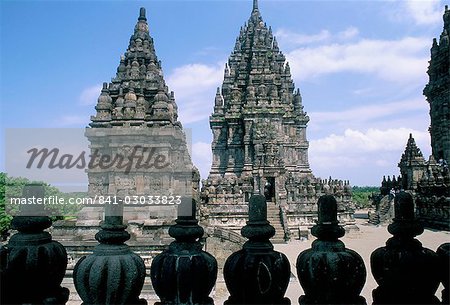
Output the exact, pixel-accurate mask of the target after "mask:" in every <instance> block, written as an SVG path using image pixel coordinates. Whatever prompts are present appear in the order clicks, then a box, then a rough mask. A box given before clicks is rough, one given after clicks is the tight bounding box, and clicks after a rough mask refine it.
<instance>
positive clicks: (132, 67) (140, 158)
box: [85, 8, 199, 229]
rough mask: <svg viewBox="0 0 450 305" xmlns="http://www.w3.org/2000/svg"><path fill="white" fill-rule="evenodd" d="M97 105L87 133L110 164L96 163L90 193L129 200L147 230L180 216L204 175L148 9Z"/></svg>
mask: <svg viewBox="0 0 450 305" xmlns="http://www.w3.org/2000/svg"><path fill="white" fill-rule="evenodd" d="M95 109H96V112H97V113H96V115H95V116H92V117H91V123H90V124H89V125H90V127H89V128H86V132H85V134H86V136H87V138H88V140H89V142H90V149H91V155H93V156H98V160H95V162H94V163H93V164H99V162H101V158H102V156H106V157H105V158H106V159H105V160H107V162H103V163H106V165H105V164H104V165H103V166H101V165H98V166H90V167H89V169H88V178H89V195H90V196H91V197H94V196H108V197H107V198H108V199H109V200H117V198H119V199H120V200H124V203H127V205H126V206H132V207H135V208H128V210H127V207H125V215H124V216H125V219H126V220H128V221H130V220H133V223H137V224H139V225H143V226H144V229H145V226H146V225H148V226H155V225H157V224H159V225H161V224H163V223H164V219H166V220H167V221H172V220H173V219H175V218H176V217H175V216H176V208H175V205H174V204H175V203H176V202H175V201H176V196H185V195H188V196H190V195H192V194H193V188H194V189H195V187H196V185H198V181H199V175H198V171H197V170H196V168H195V167H194V166H193V164H192V161H191V158H190V155H189V152H188V146H187V141H186V135H185V133H184V131H183V128H182V125H181V123H180V122H179V121H178V120H177V117H178V114H177V104H176V103H175V98H174V93H173V92H169V90H168V87H167V86H166V84H165V81H164V78H163V73H162V68H161V62H160V61H159V60H158V58H157V56H156V54H155V48H154V44H153V39H152V38H151V37H150V34H149V28H148V24H147V18H146V16H145V9H144V8H141V9H140V14H139V18H138V21H137V23H136V26H135V28H134V33H133V34H132V35H131V38H130V42H129V46H128V48H127V50H126V52H125V54H124V55H123V56H121V59H120V64H119V66H118V68H117V73H116V76H115V77H114V78H112V80H111V82H110V83H104V84H103V89H102V92H101V94H100V97H99V98H98V102H97V105H96V107H95ZM108 157H109V158H110V159H109V160H108ZM114 160H115V162H114ZM193 181H196V182H197V183H193ZM194 192H195V191H194ZM152 196H153V197H152ZM156 196H159V197H158V198H157V197H156ZM172 197H175V198H172ZM145 205H147V206H145ZM136 207H139V208H136ZM155 219H159V220H155ZM151 221H154V222H155V221H156V222H155V223H149V222H151Z"/></svg>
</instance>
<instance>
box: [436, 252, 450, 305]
mask: <svg viewBox="0 0 450 305" xmlns="http://www.w3.org/2000/svg"><path fill="white" fill-rule="evenodd" d="M436 253H437V255H438V256H439V267H440V271H441V272H440V274H441V282H442V285H444V290H442V304H450V289H449V287H448V284H449V282H450V243H445V244H442V245H440V246H439V248H438V249H437V251H436Z"/></svg>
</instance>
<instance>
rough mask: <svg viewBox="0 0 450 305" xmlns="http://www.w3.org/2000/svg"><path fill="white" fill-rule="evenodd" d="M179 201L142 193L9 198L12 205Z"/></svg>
mask: <svg viewBox="0 0 450 305" xmlns="http://www.w3.org/2000/svg"><path fill="white" fill-rule="evenodd" d="M180 203H181V196H173V195H145V196H144V195H142V196H137V195H135V196H123V197H121V196H115V195H114V196H113V195H95V196H94V197H83V198H77V197H70V198H64V197H60V196H48V197H43V198H37V197H30V198H21V197H14V198H10V204H12V205H66V204H70V205H91V204H101V205H107V204H127V205H175V204H180Z"/></svg>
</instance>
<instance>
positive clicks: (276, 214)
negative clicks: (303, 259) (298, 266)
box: [267, 201, 286, 244]
mask: <svg viewBox="0 0 450 305" xmlns="http://www.w3.org/2000/svg"><path fill="white" fill-rule="evenodd" d="M267 220H268V221H270V224H271V225H272V226H273V227H274V228H275V236H274V237H272V238H271V239H270V241H271V242H272V243H274V244H283V243H286V241H285V240H284V229H283V225H282V223H281V217H280V208H279V207H278V206H277V205H276V204H275V203H274V202H270V201H269V202H267Z"/></svg>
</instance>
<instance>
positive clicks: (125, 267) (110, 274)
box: [73, 204, 147, 305]
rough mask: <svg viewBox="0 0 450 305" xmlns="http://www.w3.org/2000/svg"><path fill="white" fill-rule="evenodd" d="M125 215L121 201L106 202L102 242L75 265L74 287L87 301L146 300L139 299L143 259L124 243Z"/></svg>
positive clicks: (86, 303) (122, 302)
mask: <svg viewBox="0 0 450 305" xmlns="http://www.w3.org/2000/svg"><path fill="white" fill-rule="evenodd" d="M122 215H123V206H122V205H121V204H120V205H112V204H107V205H105V220H104V222H103V224H102V225H101V229H100V231H99V232H98V233H97V234H96V235H95V239H96V240H98V241H99V243H100V244H99V245H97V246H96V247H95V249H94V253H93V254H91V255H88V256H84V257H82V258H81V259H80V260H79V261H78V263H77V264H76V265H75V268H74V270H73V279H74V283H75V288H76V290H77V292H78V294H79V295H80V297H81V299H82V300H83V304H84V305H94V304H95V305H97V304H102V305H107V304H111V305H112V304H114V305H116V304H117V305H118V304H120V305H125V304H127V305H128V304H147V302H146V301H145V300H143V299H139V295H140V293H141V290H142V286H143V285H144V278H145V265H144V261H143V260H142V258H141V257H140V256H138V255H137V254H135V253H133V252H132V251H131V250H130V249H129V247H128V246H127V245H126V244H125V242H126V241H127V240H128V239H130V235H129V234H128V232H127V231H125V228H126V226H125V225H123V216H122Z"/></svg>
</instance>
